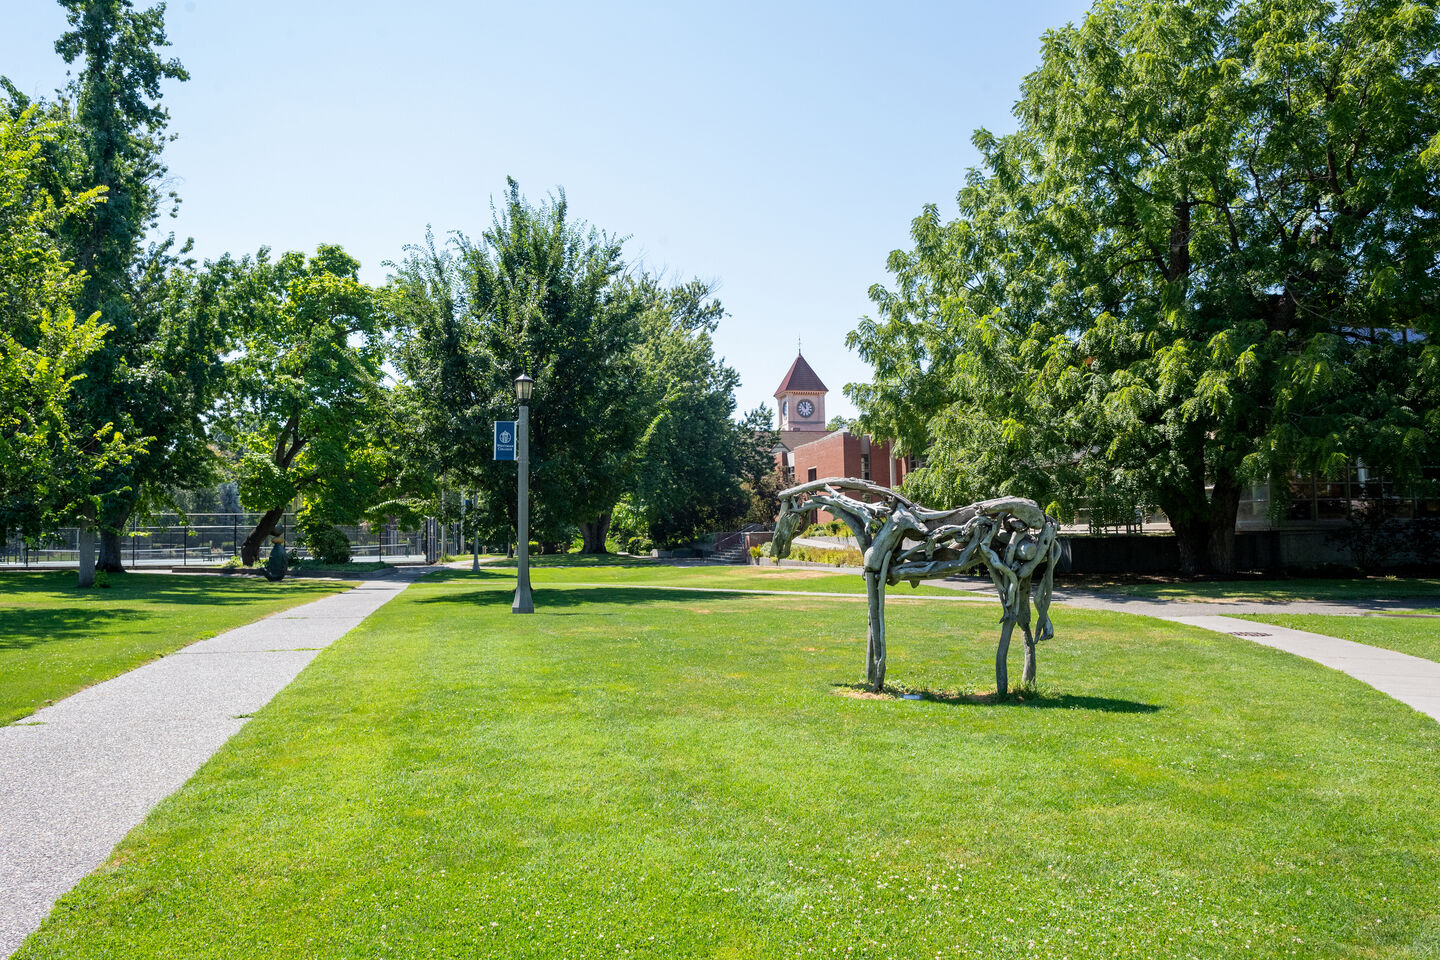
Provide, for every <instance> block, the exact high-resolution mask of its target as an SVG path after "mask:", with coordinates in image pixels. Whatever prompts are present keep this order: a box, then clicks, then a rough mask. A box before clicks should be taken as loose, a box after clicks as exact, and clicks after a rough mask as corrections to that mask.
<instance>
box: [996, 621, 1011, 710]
mask: <svg viewBox="0 0 1440 960" xmlns="http://www.w3.org/2000/svg"><path fill="white" fill-rule="evenodd" d="M1001 624H1002V626H1001V627H1000V646H999V647H997V648H996V649H995V694H996V696H998V697H999V698H1000V699H1002V700H1003V699H1005V697H1006V696H1007V695H1008V694H1009V692H1010V669H1009V666H1008V665H1007V664H1006V662H1005V661H1006V659H1007V658H1008V657H1009V656H1010V634H1011V633H1013V632H1014V631H1015V620H1014V619H1013V618H1012V617H1011V616H1010V615H1009V614H1006V615H1005V619H1004V620H1002V621H1001Z"/></svg>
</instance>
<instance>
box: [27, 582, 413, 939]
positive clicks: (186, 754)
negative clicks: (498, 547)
mask: <svg viewBox="0 0 1440 960" xmlns="http://www.w3.org/2000/svg"><path fill="white" fill-rule="evenodd" d="M430 569H433V568H424V567H419V568H411V569H407V570H402V571H401V573H400V575H399V576H397V577H393V578H390V579H383V580H381V579H377V580H370V581H367V582H365V583H362V584H361V585H360V586H358V587H356V588H354V589H352V590H348V591H346V592H345V593H340V594H336V595H334V596H330V597H325V598H324V599H321V600H316V601H314V602H312V603H307V604H303V605H302V606H298V607H293V608H291V609H289V610H284V611H281V612H280V613H277V614H274V615H272V616H269V617H266V618H264V619H263V620H258V621H256V622H254V623H251V624H247V625H246V626H243V627H238V628H236V629H234V630H230V631H227V632H226V633H222V634H220V635H219V636H217V637H212V638H211V639H209V640H202V641H200V642H198V643H193V644H191V645H190V646H188V647H185V648H184V649H183V650H179V651H177V652H176V653H172V654H170V655H169V656H166V657H162V658H161V659H159V660H156V661H153V662H152V663H148V664H146V665H145V666H143V667H139V668H137V669H135V670H132V671H130V672H129V673H126V674H122V675H121V676H118V677H115V678H114V679H112V680H107V681H105V682H104V683H100V684H97V685H96V686H93V687H90V688H89V689H86V690H82V691H81V692H79V693H77V694H75V695H74V696H72V697H69V698H67V699H65V700H62V701H60V702H59V703H57V704H55V705H54V706H50V707H46V708H45V709H43V710H40V711H37V712H36V713H34V714H32V715H31V716H29V717H26V718H25V719H23V720H21V721H18V722H17V723H14V724H10V725H9V726H3V727H0V957H8V956H10V954H12V953H13V952H15V950H16V949H17V948H19V946H20V943H21V941H22V940H24V939H25V937H26V936H28V935H29V934H30V932H31V931H33V930H34V929H35V928H36V927H38V926H39V925H40V921H41V920H43V919H44V918H45V916H46V915H47V914H48V913H49V912H50V908H51V907H52V906H53V905H54V903H55V901H56V900H57V899H58V898H59V897H60V896H61V895H62V894H64V893H65V892H66V891H68V890H69V889H70V888H71V887H73V886H74V885H75V884H76V883H78V882H79V881H80V879H81V878H82V877H84V876H85V875H86V874H88V873H89V872H90V871H92V870H94V869H95V868H96V867H97V866H99V865H100V864H101V863H103V862H104V860H105V858H106V857H108V856H109V854H110V851H111V850H112V849H113V848H114V846H115V844H116V843H118V842H119V840H120V838H122V837H123V836H125V834H126V833H128V832H129V831H130V829H131V828H132V827H134V826H135V825H136V824H138V823H139V822H140V821H141V820H142V819H144V818H145V815H146V814H148V813H149V812H150V811H151V810H152V809H153V808H154V807H155V805H156V804H158V803H159V802H160V801H161V800H163V799H164V798H165V797H167V796H169V795H170V794H171V793H173V792H174V791H175V790H177V789H179V787H180V785H181V784H183V783H184V782H185V781H186V780H188V779H190V777H191V775H192V774H194V773H195V771H196V770H198V769H199V768H200V766H201V764H203V763H204V762H205V761H206V760H208V759H210V757H211V756H212V755H213V754H214V753H215V751H216V750H218V749H220V747H221V745H222V744H224V743H225V741H226V740H228V739H230V737H231V736H233V735H234V734H235V732H236V731H238V730H239V729H240V728H241V727H242V726H244V725H245V717H246V716H248V715H249V714H251V713H254V712H255V711H256V710H259V709H260V708H261V707H263V706H264V705H265V704H266V703H268V702H269V701H270V698H272V697H273V696H275V694H277V693H279V692H280V691H281V690H282V689H284V688H285V686H286V685H287V684H288V683H290V681H291V680H293V679H295V676H296V675H297V674H298V673H299V672H300V671H301V670H302V669H304V667H305V666H306V665H307V664H308V663H309V662H310V661H311V660H313V659H314V658H315V656H316V654H317V653H318V652H319V651H320V650H321V649H322V648H323V647H326V646H328V645H329V644H331V643H332V642H334V641H335V640H338V639H339V638H340V637H341V636H343V635H344V634H345V633H347V632H348V631H349V630H350V629H351V628H353V627H355V626H356V625H357V624H359V623H360V621H361V620H363V619H365V617H367V616H369V615H370V614H371V613H374V612H375V611H376V610H378V609H379V608H380V606H381V605H383V604H384V603H386V602H387V601H389V600H391V599H393V598H394V597H396V596H397V595H399V593H400V592H401V591H402V590H404V589H405V588H406V587H407V586H409V585H410V584H411V583H412V582H414V581H415V580H416V579H418V578H419V577H421V576H424V574H425V573H428V572H429V570H430Z"/></svg>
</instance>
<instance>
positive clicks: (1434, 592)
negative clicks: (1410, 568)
mask: <svg viewBox="0 0 1440 960" xmlns="http://www.w3.org/2000/svg"><path fill="white" fill-rule="evenodd" d="M1056 587H1057V588H1071V589H1079V590H1095V591H1098V592H1101V593H1118V594H1124V595H1125V596H1130V597H1153V598H1155V599H1157V600H1247V601H1273V602H1275V603H1288V602H1291V601H1304V600H1338V601H1346V600H1365V599H1386V600H1388V599H1395V600H1399V599H1421V598H1428V599H1429V600H1430V601H1433V600H1434V599H1435V598H1437V597H1440V580H1427V579H1420V578H1400V577H1396V578H1390V577H1356V578H1355V579H1353V580H1330V579H1321V578H1316V579H1304V580H1302V579H1295V580H1259V579H1248V580H1199V581H1193V582H1191V581H1155V582H1140V583H1135V582H1125V581H1115V580H1107V579H1104V578H1095V577H1084V578H1074V579H1071V578H1062V580H1061V581H1060V582H1057V584H1056ZM1430 605H1431V606H1433V605H1434V604H1433V602H1432V603H1430Z"/></svg>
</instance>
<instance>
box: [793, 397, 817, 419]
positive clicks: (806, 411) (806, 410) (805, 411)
mask: <svg viewBox="0 0 1440 960" xmlns="http://www.w3.org/2000/svg"><path fill="white" fill-rule="evenodd" d="M795 412H796V413H798V414H800V416H802V417H808V416H810V415H811V414H812V413H814V412H815V404H813V403H811V402H810V401H809V400H801V401H800V402H799V403H797V404H795Z"/></svg>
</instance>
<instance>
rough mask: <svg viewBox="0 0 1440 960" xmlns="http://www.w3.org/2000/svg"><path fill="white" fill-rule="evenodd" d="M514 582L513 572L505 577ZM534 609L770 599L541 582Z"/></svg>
mask: <svg viewBox="0 0 1440 960" xmlns="http://www.w3.org/2000/svg"><path fill="white" fill-rule="evenodd" d="M508 579H509V580H510V581H511V582H512V583H513V582H514V579H515V577H514V575H513V574H512V575H511V576H510V577H509V578H508ZM513 599H514V591H513V590H507V589H500V590H495V589H490V590H464V591H450V592H446V593H443V594H437V595H434V596H428V597H420V598H418V599H416V600H415V601H414V602H415V603H421V604H436V603H449V604H461V605H465V606H502V605H503V606H509V604H510V602H511V601H512V600H513ZM534 599H535V612H536V613H546V612H549V611H550V610H553V609H555V608H558V607H580V606H586V605H598V604H623V605H626V606H641V605H644V604H651V603H669V604H675V603H687V604H694V603H704V604H705V605H706V606H707V607H712V606H717V605H720V604H725V603H734V602H736V601H742V600H763V599H772V598H769V597H766V596H763V595H762V596H755V595H752V594H740V593H735V594H730V593H712V592H710V591H707V590H694V591H690V590H684V589H675V588H666V589H657V590H650V589H646V588H645V587H566V586H561V585H559V584H543V585H540V586H537V587H535V588H534Z"/></svg>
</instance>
